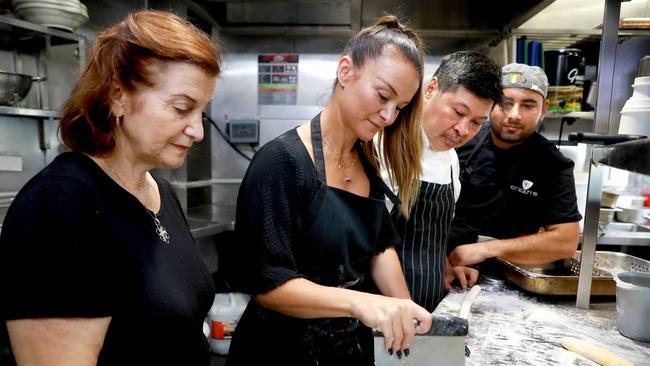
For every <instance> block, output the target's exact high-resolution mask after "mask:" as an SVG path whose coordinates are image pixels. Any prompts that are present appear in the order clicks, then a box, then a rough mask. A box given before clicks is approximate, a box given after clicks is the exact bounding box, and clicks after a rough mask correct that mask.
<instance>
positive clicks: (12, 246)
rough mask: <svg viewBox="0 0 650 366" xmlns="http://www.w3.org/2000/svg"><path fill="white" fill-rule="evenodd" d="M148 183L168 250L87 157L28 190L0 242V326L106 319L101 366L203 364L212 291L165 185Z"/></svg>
mask: <svg viewBox="0 0 650 366" xmlns="http://www.w3.org/2000/svg"><path fill="white" fill-rule="evenodd" d="M156 182H157V183H158V186H159V187H160V194H161V209H160V212H159V213H158V218H159V220H160V222H161V223H162V225H163V226H164V227H165V228H166V229H167V231H168V233H169V235H170V237H171V241H170V243H169V244H165V243H164V242H162V241H161V240H160V238H159V236H158V235H157V234H156V230H155V229H156V226H155V224H154V222H153V218H152V217H151V216H150V213H148V212H147V210H146V209H145V208H144V206H142V204H141V203H140V202H139V201H138V200H137V199H136V198H135V197H134V196H133V195H131V194H130V193H128V192H127V191H126V190H124V189H123V188H122V187H120V186H119V185H118V184H117V183H115V182H114V181H113V180H112V179H111V178H110V177H108V176H107V175H106V174H105V173H104V172H103V171H102V170H101V168H99V166H97V165H96V164H95V162H93V161H92V160H91V159H90V158H88V157H86V156H85V155H82V154H78V153H63V154H61V155H59V156H58V157H57V158H56V159H54V161H53V162H52V163H51V164H49V165H48V166H46V167H45V168H44V169H43V170H42V171H41V172H39V173H38V174H37V175H36V176H35V177H34V178H32V179H31V180H30V181H29V182H27V184H26V185H25V186H24V187H23V188H22V189H21V191H20V192H19V193H18V195H17V196H16V198H15V200H14V202H13V203H12V205H11V207H10V209H9V211H8V213H7V216H6V218H5V221H4V225H3V228H2V236H0V288H1V289H2V296H1V297H2V301H0V318H1V319H22V318H41V317H82V318H85V317H87V318H95V317H108V316H110V317H112V320H111V323H110V325H109V327H108V331H107V334H106V338H105V341H104V347H103V348H102V351H101V353H100V355H99V361H98V364H99V365H127V364H179V365H180V364H182V365H201V364H203V365H208V364H209V362H210V359H209V357H210V356H209V346H208V343H207V341H206V338H205V336H204V335H203V333H202V325H203V320H204V318H205V316H206V314H207V311H208V310H209V308H210V306H211V304H212V301H213V299H214V285H213V283H212V278H211V276H210V274H209V273H208V271H207V269H206V267H205V265H204V264H203V262H202V260H201V258H200V256H199V255H198V252H197V250H196V248H195V246H194V241H193V238H192V236H191V234H190V231H189V227H188V224H187V221H186V220H185V218H184V216H183V212H182V210H181V207H180V204H179V202H178V199H177V197H176V196H175V194H174V191H173V189H172V187H171V185H170V184H169V183H168V182H166V181H164V180H161V179H158V178H156ZM3 323H4V322H3Z"/></svg>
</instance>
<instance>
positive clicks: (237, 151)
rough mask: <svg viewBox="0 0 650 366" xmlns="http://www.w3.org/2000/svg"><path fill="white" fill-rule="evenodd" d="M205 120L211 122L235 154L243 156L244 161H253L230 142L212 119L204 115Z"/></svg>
mask: <svg viewBox="0 0 650 366" xmlns="http://www.w3.org/2000/svg"><path fill="white" fill-rule="evenodd" d="M203 118H205V119H206V120H207V121H208V122H210V124H212V126H214V128H215V129H216V130H217V132H219V135H221V138H223V139H224V141H226V142H227V143H228V145H230V147H231V148H232V149H233V150H235V152H236V153H237V154H239V155H241V156H242V157H243V158H244V159H246V160H248V161H251V160H252V158H251V157H250V156H248V155H246V154H244V153H243V152H242V151H241V150H239V149H238V148H237V146H235V144H233V143H232V142H230V140H229V139H228V136H226V134H225V133H224V132H223V131H221V129H220V128H219V126H218V125H217V124H216V123H215V122H214V121H213V120H212V118H210V117H208V115H207V114H205V113H203ZM252 145H253V144H251V148H252V147H253V146H252ZM253 151H254V152H257V151H256V150H255V149H253Z"/></svg>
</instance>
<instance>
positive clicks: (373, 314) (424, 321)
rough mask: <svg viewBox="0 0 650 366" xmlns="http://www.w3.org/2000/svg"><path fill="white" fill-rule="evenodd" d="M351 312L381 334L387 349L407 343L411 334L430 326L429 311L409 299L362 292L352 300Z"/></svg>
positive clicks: (425, 329)
mask: <svg viewBox="0 0 650 366" xmlns="http://www.w3.org/2000/svg"><path fill="white" fill-rule="evenodd" d="M353 316H354V317H355V318H357V319H359V320H361V322H363V324H365V325H366V326H368V327H370V328H374V329H376V330H378V331H380V332H382V334H383V335H384V347H385V348H386V349H387V350H389V352H391V353H392V352H398V354H401V352H402V351H403V350H405V349H408V348H409V347H410V344H411V341H412V340H413V337H414V336H415V334H416V333H417V334H422V333H426V332H428V331H429V329H430V328H431V313H429V312H428V311H427V310H426V309H424V308H422V307H421V306H419V305H418V304H416V303H414V302H413V301H412V300H410V299H398V298H394V297H387V296H381V295H374V294H366V293H364V294H363V295H362V296H359V297H358V299H356V300H355V301H354V307H353Z"/></svg>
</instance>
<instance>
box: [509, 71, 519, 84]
mask: <svg viewBox="0 0 650 366" xmlns="http://www.w3.org/2000/svg"><path fill="white" fill-rule="evenodd" d="M521 76H522V74H521V73H520V72H511V73H510V75H508V82H509V83H510V84H517V83H518V82H519V80H521Z"/></svg>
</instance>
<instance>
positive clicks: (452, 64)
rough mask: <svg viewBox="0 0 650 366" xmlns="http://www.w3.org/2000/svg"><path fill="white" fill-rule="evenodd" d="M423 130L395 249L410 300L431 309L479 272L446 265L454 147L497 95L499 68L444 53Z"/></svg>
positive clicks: (455, 190)
mask: <svg viewBox="0 0 650 366" xmlns="http://www.w3.org/2000/svg"><path fill="white" fill-rule="evenodd" d="M424 93H425V95H424V107H423V115H422V123H423V126H422V127H423V130H424V132H425V134H424V135H425V141H424V152H423V155H422V169H423V170H422V176H421V177H420V190H419V192H418V199H417V201H416V202H415V205H414V206H413V208H412V209H411V213H410V215H409V218H408V219H405V218H404V217H401V216H400V217H397V215H394V217H396V224H397V229H398V233H399V234H400V236H401V238H402V244H401V246H400V247H398V248H396V249H397V253H398V255H399V257H400V261H401V264H402V269H403V271H404V275H405V278H406V282H407V284H408V287H409V291H410V293H411V297H412V298H413V300H414V301H415V302H416V303H418V304H419V305H420V306H422V307H424V308H426V309H427V310H429V311H433V310H434V309H435V307H436V306H437V304H438V303H439V302H440V301H441V300H442V298H443V297H444V295H445V290H448V289H450V288H451V282H452V281H453V279H454V278H457V279H458V281H459V283H460V285H461V286H462V287H463V288H466V287H467V286H472V285H473V284H474V283H475V282H476V279H477V277H478V272H477V271H476V270H475V269H473V268H469V267H465V266H454V267H452V266H449V265H448V263H447V260H446V253H447V237H448V231H449V227H450V225H451V220H452V218H453V216H454V205H455V201H456V200H457V199H458V196H459V194H460V191H461V187H460V182H459V171H460V167H459V164H458V157H457V155H456V152H455V151H454V148H456V147H459V146H462V145H463V144H465V143H466V142H468V141H469V140H471V139H472V137H474V135H476V133H477V132H478V131H479V129H480V127H481V126H482V125H483V124H484V123H485V122H486V121H487V120H488V118H489V116H490V111H491V110H492V108H493V106H494V104H495V103H499V102H500V101H501V97H502V88H501V69H500V67H499V66H498V65H496V64H495V63H494V61H492V60H491V59H490V58H488V57H487V56H485V55H483V54H481V53H479V52H474V51H459V52H455V53H453V54H451V55H448V56H446V57H445V58H443V60H442V62H441V64H440V66H439V67H438V69H437V70H436V72H435V73H434V75H433V77H432V78H431V79H430V80H429V81H428V83H427V85H426V88H424Z"/></svg>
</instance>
